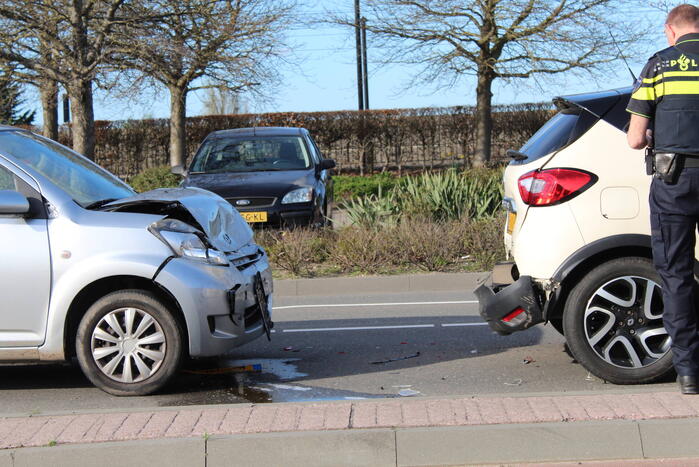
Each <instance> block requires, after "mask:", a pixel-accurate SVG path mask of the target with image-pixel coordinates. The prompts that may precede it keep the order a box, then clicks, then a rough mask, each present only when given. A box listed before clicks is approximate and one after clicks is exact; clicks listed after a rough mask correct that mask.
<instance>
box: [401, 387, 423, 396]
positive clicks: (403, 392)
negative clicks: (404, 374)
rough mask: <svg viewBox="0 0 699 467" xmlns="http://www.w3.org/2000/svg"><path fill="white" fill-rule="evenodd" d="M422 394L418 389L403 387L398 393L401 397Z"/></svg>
mask: <svg viewBox="0 0 699 467" xmlns="http://www.w3.org/2000/svg"><path fill="white" fill-rule="evenodd" d="M419 394H420V391H416V390H414V389H401V390H400V391H398V395H399V396H401V397H412V396H417V395H419Z"/></svg>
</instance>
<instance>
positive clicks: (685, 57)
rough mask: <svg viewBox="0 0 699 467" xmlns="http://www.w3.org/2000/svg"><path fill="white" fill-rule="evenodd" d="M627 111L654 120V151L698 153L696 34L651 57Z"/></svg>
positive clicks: (698, 40) (698, 45)
mask: <svg viewBox="0 0 699 467" xmlns="http://www.w3.org/2000/svg"><path fill="white" fill-rule="evenodd" d="M626 110H627V111H628V112H630V113H632V114H636V115H640V116H642V117H646V118H649V119H652V120H653V130H654V131H653V137H654V143H655V150H656V151H658V152H676V153H680V154H687V155H695V156H699V33H692V34H685V35H684V36H682V37H680V38H679V39H678V40H677V42H676V44H675V45H674V46H671V47H668V48H667V49H664V50H661V51H660V52H658V53H657V54H655V55H654V56H653V57H651V58H650V60H649V61H648V63H647V64H646V66H645V67H644V68H643V71H642V72H641V76H640V77H639V80H638V81H637V82H636V86H635V88H634V92H633V94H632V95H631V99H630V101H629V105H628V107H627V109H626Z"/></svg>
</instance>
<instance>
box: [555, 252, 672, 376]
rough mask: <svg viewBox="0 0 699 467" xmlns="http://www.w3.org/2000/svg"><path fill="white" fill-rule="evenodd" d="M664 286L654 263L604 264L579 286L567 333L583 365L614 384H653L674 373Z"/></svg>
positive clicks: (567, 315)
mask: <svg viewBox="0 0 699 467" xmlns="http://www.w3.org/2000/svg"><path fill="white" fill-rule="evenodd" d="M659 283H660V278H659V277H658V274H657V273H656V272H655V270H654V268H653V265H652V263H651V260H650V259H647V258H640V257H628V258H618V259H614V260H611V261H608V262H606V263H603V264H602V265H600V266H598V267H596V268H595V269H593V270H592V271H590V272H589V273H587V275H585V276H584V277H583V278H582V279H581V280H580V281H579V282H578V284H577V285H576V286H575V288H574V289H573V290H572V291H571V293H570V296H569V297H568V300H567V301H566V305H565V311H564V314H563V329H564V332H565V337H566V341H567V343H568V347H569V348H570V350H571V352H572V353H573V355H574V356H575V358H576V359H577V360H578V362H580V364H581V365H583V366H584V367H585V368H586V369H587V370H589V371H590V372H591V373H592V374H594V375H595V376H598V377H599V378H602V379H604V380H606V381H609V382H611V383H615V384H640V383H649V382H652V381H656V380H658V379H662V378H664V377H666V376H667V375H668V374H669V373H671V372H672V355H671V352H670V336H668V334H667V331H666V330H665V328H664V326H663V321H662V315H663V300H662V290H661V287H660V285H659Z"/></svg>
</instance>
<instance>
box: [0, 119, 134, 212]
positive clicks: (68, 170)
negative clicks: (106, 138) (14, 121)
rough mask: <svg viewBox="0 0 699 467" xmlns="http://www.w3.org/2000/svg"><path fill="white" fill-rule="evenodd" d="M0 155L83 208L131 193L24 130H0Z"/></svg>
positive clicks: (111, 177)
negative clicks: (18, 164)
mask: <svg viewBox="0 0 699 467" xmlns="http://www.w3.org/2000/svg"><path fill="white" fill-rule="evenodd" d="M0 153H2V154H4V155H6V156H9V157H12V158H14V159H16V160H17V161H18V162H20V163H21V164H26V165H27V166H29V167H31V168H32V169H34V170H36V171H37V172H38V173H40V174H41V175H43V176H44V177H46V178H48V179H49V180H50V181H51V182H52V183H53V184H54V185H56V186H57V187H58V188H60V189H61V190H63V191H65V192H66V193H67V194H68V195H69V196H70V197H71V198H73V200H75V202H76V203H78V204H80V205H81V206H83V207H86V206H89V205H91V204H94V203H96V202H98V201H102V200H105V199H121V198H126V197H128V196H133V195H134V194H135V192H134V191H133V190H132V189H131V187H129V186H128V185H127V184H126V183H124V182H122V181H121V180H119V179H118V178H116V177H115V176H114V175H112V174H110V173H109V172H107V171H106V170H104V169H103V168H101V167H99V166H98V165H96V164H93V163H92V162H90V161H88V160H87V159H85V158H84V157H82V156H79V155H77V154H75V153H73V152H72V151H70V150H68V148H66V147H64V146H61V145H60V144H58V143H55V142H53V141H51V140H50V139H46V138H43V137H41V136H37V135H35V134H33V133H29V132H27V131H0Z"/></svg>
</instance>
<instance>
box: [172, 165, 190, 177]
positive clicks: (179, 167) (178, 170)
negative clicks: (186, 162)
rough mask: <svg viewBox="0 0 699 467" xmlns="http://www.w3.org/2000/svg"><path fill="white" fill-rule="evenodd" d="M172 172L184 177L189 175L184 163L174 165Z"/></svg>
mask: <svg viewBox="0 0 699 467" xmlns="http://www.w3.org/2000/svg"><path fill="white" fill-rule="evenodd" d="M170 172H172V173H174V174H175V175H181V176H182V177H186V176H187V169H185V168H184V166H183V165H176V166H174V167H172V168H171V169H170Z"/></svg>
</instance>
